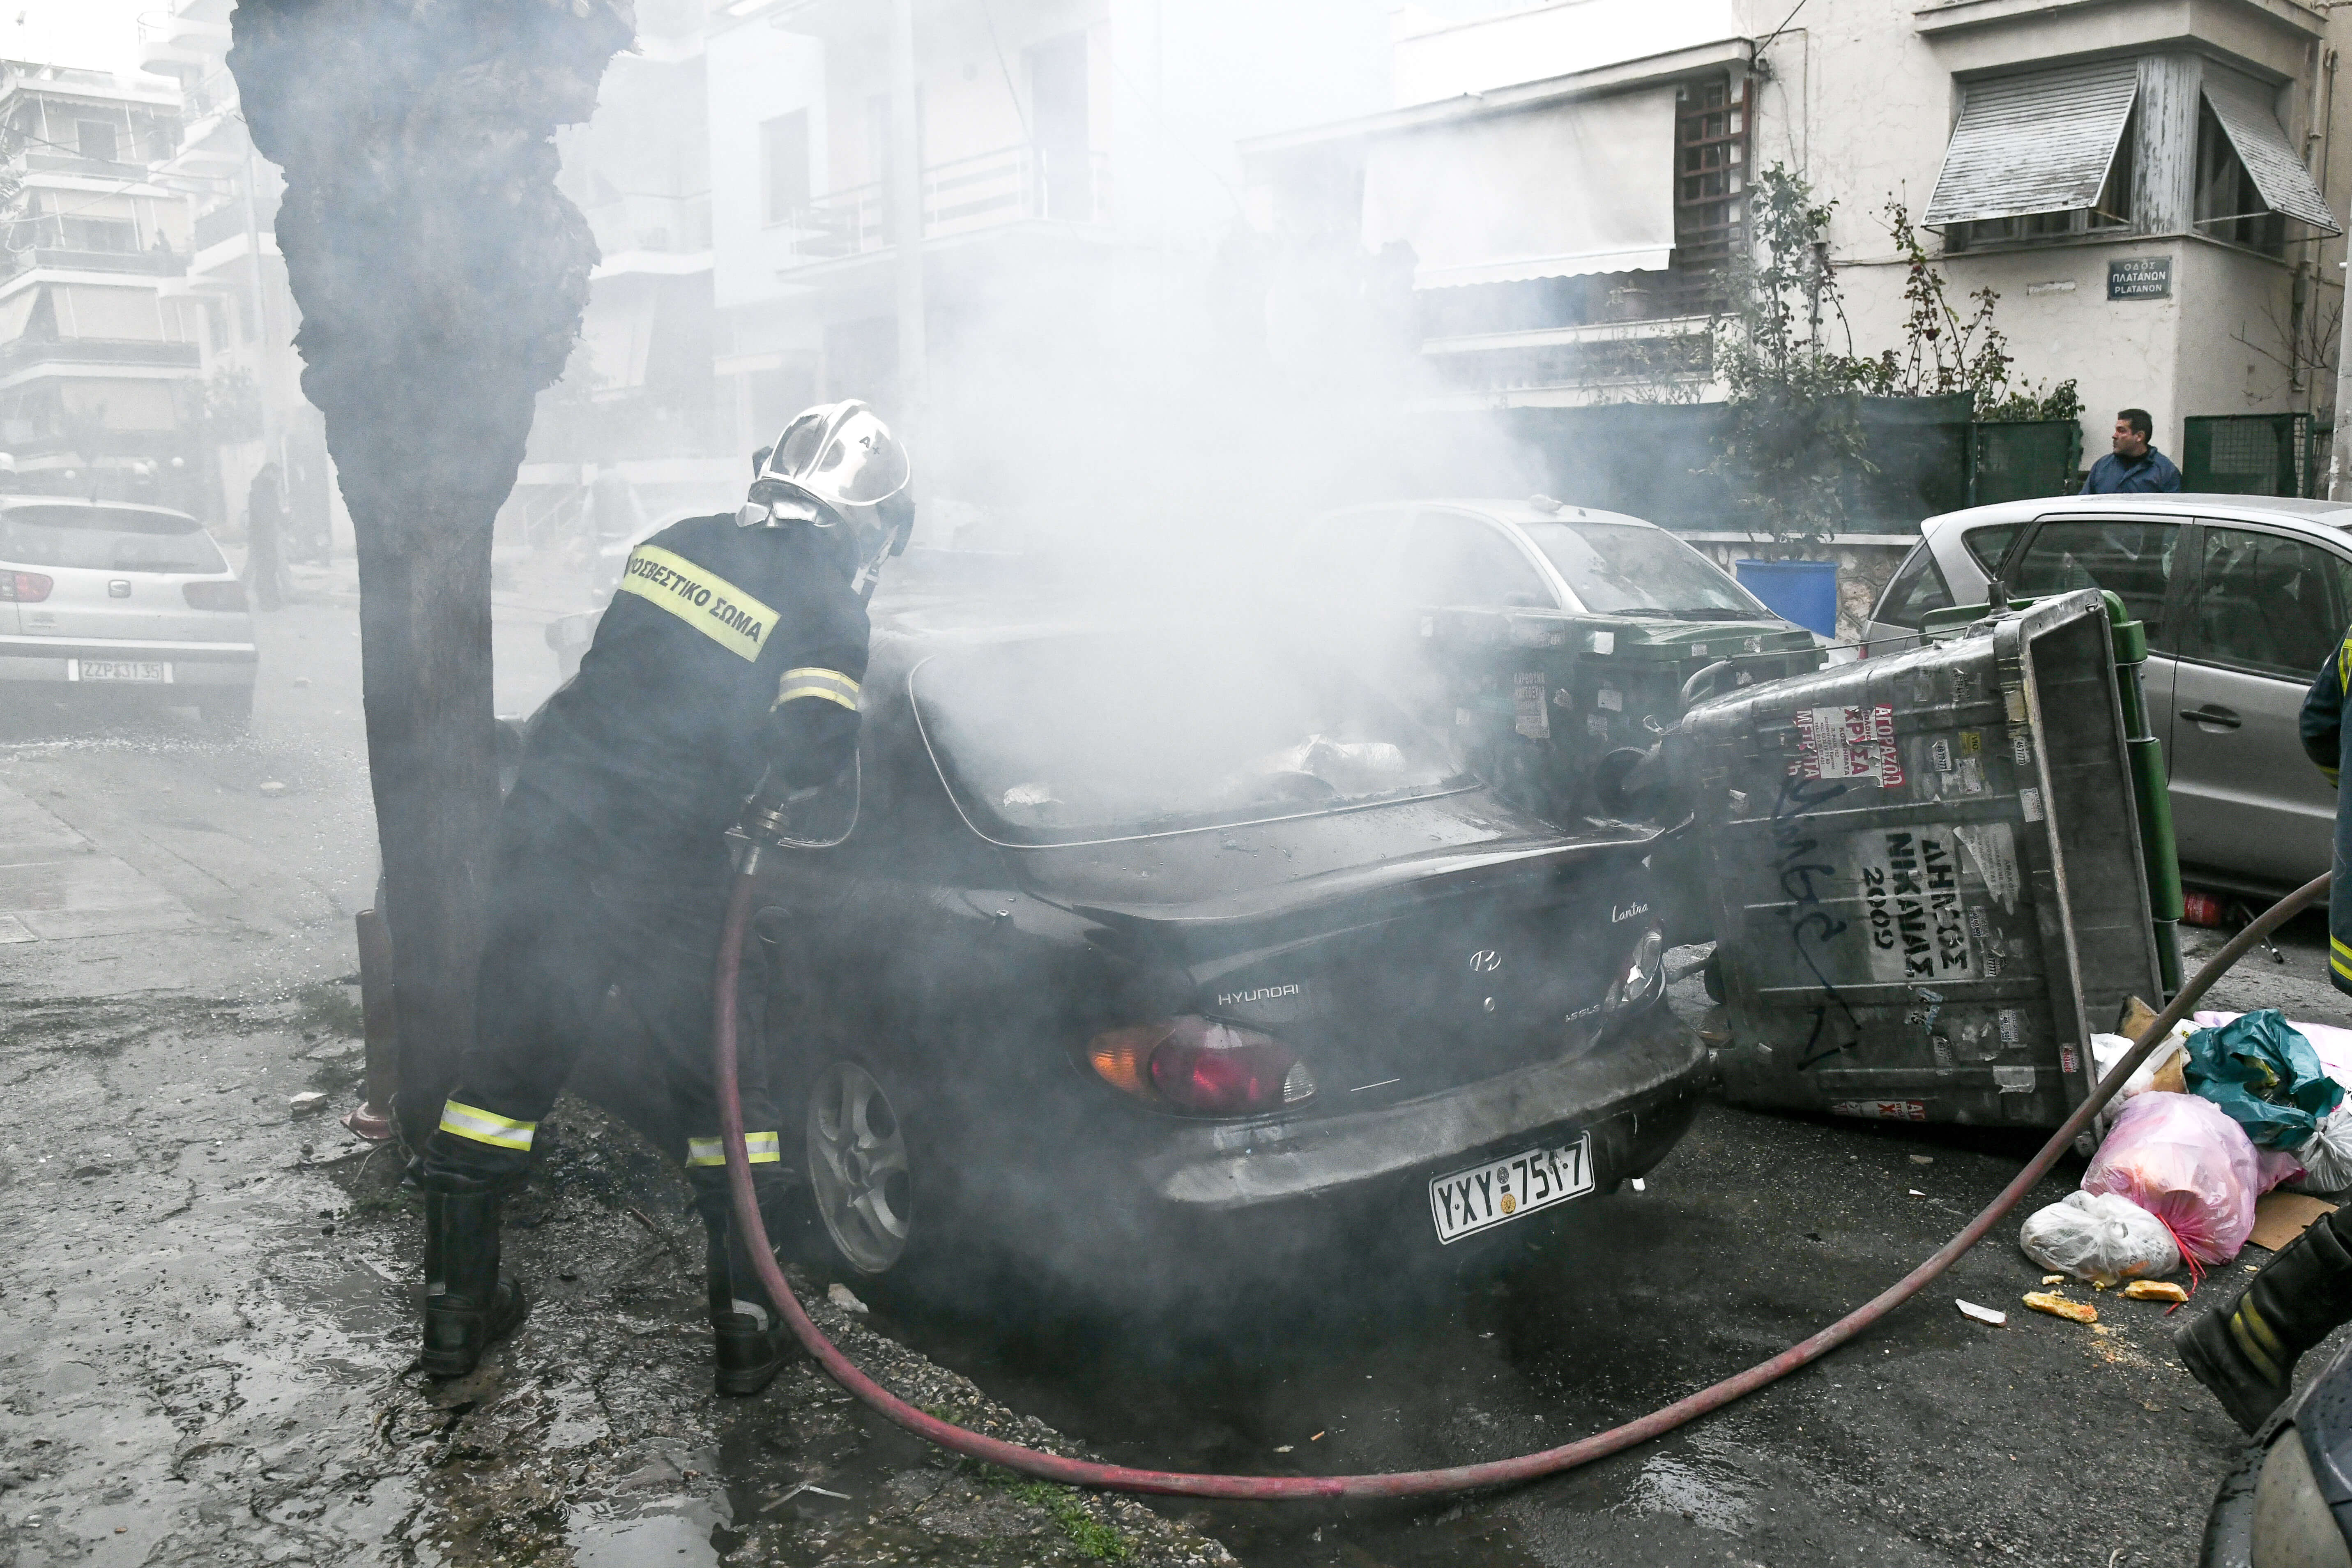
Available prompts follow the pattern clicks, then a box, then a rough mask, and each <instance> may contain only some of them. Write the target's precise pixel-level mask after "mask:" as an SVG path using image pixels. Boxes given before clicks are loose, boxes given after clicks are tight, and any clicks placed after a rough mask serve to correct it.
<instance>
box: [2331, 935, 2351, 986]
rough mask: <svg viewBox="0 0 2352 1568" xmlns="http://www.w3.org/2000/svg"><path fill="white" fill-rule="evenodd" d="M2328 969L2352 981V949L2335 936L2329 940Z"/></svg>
mask: <svg viewBox="0 0 2352 1568" xmlns="http://www.w3.org/2000/svg"><path fill="white" fill-rule="evenodd" d="M2327 967H2328V968H2330V969H2332V970H2334V971H2335V972H2336V973H2338V974H2340V975H2342V976H2343V977H2344V978H2345V979H2347V980H2352V947H2347V946H2346V945H2345V944H2344V943H2343V942H2342V941H2341V940H2339V939H2338V938H2336V937H2335V936H2333V935H2331V936H2329V937H2328V939H2327Z"/></svg>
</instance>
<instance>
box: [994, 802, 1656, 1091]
mask: <svg viewBox="0 0 2352 1568" xmlns="http://www.w3.org/2000/svg"><path fill="white" fill-rule="evenodd" d="M1443 807H1444V803H1413V804H1412V805H1399V806H1391V807H1388V808H1384V812H1385V813H1386V814H1388V815H1385V816H1376V815H1375V814H1373V813H1357V814H1341V815H1351V816H1358V817H1366V818H1372V820H1369V821H1357V822H1352V823H1349V822H1342V821H1340V820H1338V819H1337V818H1336V817H1328V818H1321V819H1315V820H1312V821H1310V822H1308V823H1305V824H1297V823H1294V824H1277V825H1265V826H1260V827H1254V828H1245V829H1230V830H1222V831H1214V832H1212V833H1209V834H1205V835H1204V834H1185V835H1175V836H1171V840H1174V841H1172V842H1156V843H1151V844H1150V845H1148V846H1141V847H1139V846H1137V845H1128V846H1124V847H1123V848H1124V850H1125V851H1126V853H1125V854H1124V855H1123V856H1121V857H1120V859H1121V861H1122V862H1123V863H1124V866H1125V868H1127V870H1128V877H1129V880H1131V881H1132V882H1134V883H1137V884H1139V885H1138V886H1134V887H1130V888H1129V889H1126V890H1127V893H1128V896H1126V897H1123V898H1117V899H1109V898H1104V897H1101V896H1100V894H1101V893H1103V892H1108V891H1111V890H1113V889H1108V888H1088V887H1087V886H1086V884H1087V883H1088V882H1091V881H1095V880H1096V879H1097V878H1096V877H1095V876H1094V875H1091V874H1090V871H1091V869H1092V868H1089V867H1087V866H1086V865H1084V864H1082V863H1079V862H1077V861H1076V859H1075V857H1076V855H1077V854H1079V853H1081V852H1076V851H1071V850H1056V851H1042V852H1031V853H1030V854H1028V855H1025V856H1024V860H1025V861H1027V862H1028V866H1027V869H1028V871H1029V876H1028V878H1027V880H1028V882H1029V884H1030V886H1031V889H1032V890H1033V891H1034V892H1036V893H1037V894H1038V896H1040V897H1044V898H1047V899H1049V900H1052V901H1055V902H1057V903H1060V904H1062V905H1063V906H1064V907H1066V908H1068V909H1071V910H1073V911H1074V912H1076V913H1078V914H1080V915H1083V916H1086V917H1088V918H1090V919H1093V920H1096V921H1099V922H1101V927H1102V929H1101V932H1100V935H1099V937H1098V940H1099V941H1100V942H1103V943H1104V944H1105V945H1107V946H1110V947H1113V948H1115V949H1118V950H1119V951H1120V952H1122V954H1123V955H1124V956H1127V957H1129V958H1131V959H1133V960H1135V961H1136V962H1139V963H1143V964H1146V965H1150V966H1151V967H1154V968H1157V969H1160V970H1163V971H1174V972H1176V975H1177V977H1176V978H1174V979H1173V981H1172V984H1173V985H1174V986H1175V988H1176V989H1177V990H1180V991H1183V992H1186V993H1189V998H1190V1000H1189V1004H1188V1005H1189V1010H1191V1011H1192V1012H1195V1013H1198V1014H1200V1015H1201V1016H1204V1017H1209V1018H1213V1019H1218V1020H1221V1021H1224V1022H1228V1023H1233V1024H1238V1025H1242V1026H1246V1027H1249V1028H1253V1029H1257V1030H1261V1031H1263V1032H1265V1033H1266V1034H1269V1035H1272V1036H1274V1037H1276V1038H1278V1039H1280V1040H1282V1041H1283V1042H1284V1043H1285V1044H1286V1045H1288V1046H1290V1047H1292V1048H1294V1049H1295V1050H1297V1052H1298V1053H1299V1055H1300V1056H1301V1058H1303V1059H1305V1060H1306V1061H1307V1064H1308V1066H1309V1068H1311V1069H1312V1071H1313V1072H1314V1074H1315V1076H1316V1079H1317V1081H1318V1085H1319V1089H1318V1094H1317V1097H1316V1099H1315V1100H1312V1101H1310V1102H1308V1103H1307V1105H1306V1106H1304V1107H1302V1108H1300V1113H1302V1114H1306V1115H1316V1114H1331V1113H1336V1112H1343V1111H1346V1110H1361V1109H1364V1108H1366V1107H1368V1106H1370V1105H1373V1104H1379V1103H1383V1102H1386V1101H1389V1100H1397V1099H1405V1098H1410V1097H1412V1096H1414V1095H1419V1094H1425V1093H1430V1092H1433V1091H1435V1090H1438V1089H1447V1088H1452V1087H1454V1086H1457V1085H1460V1084H1463V1083H1467V1082H1471V1081H1475V1080H1476V1079H1484V1078H1488V1077H1492V1076H1494V1075H1495V1074H1496V1073H1499V1072H1504V1071H1508V1070H1510V1069H1512V1068H1518V1067H1524V1066H1526V1065H1528V1064H1529V1063H1532V1062H1537V1061H1543V1060H1548V1059H1550V1058H1556V1057H1559V1056H1563V1055H1569V1054H1572V1053H1574V1052H1576V1051H1578V1050H1580V1049H1583V1048H1587V1047H1590V1046H1591V1044H1592V1042H1593V1041H1594V1040H1595V1039H1597V1038H1598V1037H1599V1035H1600V1032H1601V1026H1602V1024H1603V1022H1604V1017H1603V1012H1604V1003H1605V1000H1606V998H1607V996H1608V994H1609V991H1610V986H1611V983H1612V980H1614V979H1616V978H1618V977H1619V976H1620V975H1622V973H1623V970H1624V967H1625V964H1626V961H1627V959H1628V957H1629V955H1630V954H1631V952H1632V951H1633V947H1634V946H1635V944H1636V943H1638V942H1640V941H1641V939H1642V936H1643V932H1644V931H1646V930H1647V929H1648V928H1649V926H1650V924H1651V923H1652V921H1653V915H1652V905H1653V903H1654V898H1653V896H1652V894H1651V892H1650V871H1649V868H1648V866H1647V864H1646V862H1647V858H1648V855H1649V850H1650V847H1651V844H1652V842H1653V840H1652V838H1651V837H1650V836H1647V835H1644V834H1641V833H1638V832H1633V831H1622V832H1611V833H1607V834H1601V835H1595V836H1592V837H1584V838H1563V837H1561V836H1560V835H1559V834H1558V833H1557V831H1555V830H1549V829H1545V828H1542V827H1541V826H1540V825H1535V824H1531V823H1528V822H1527V821H1526V820H1524V819H1520V818H1518V817H1517V816H1516V815H1515V814H1510V813H1507V812H1505V811H1502V810H1501V809H1499V808H1496V807H1495V806H1494V805H1493V803H1492V802H1491V801H1488V800H1486V798H1485V797H1484V796H1483V792H1482V793H1481V794H1480V795H1474V796H1472V797H1469V798H1468V799H1467V800H1465V799H1461V798H1458V797H1457V799H1456V800H1455V801H1454V802H1453V803H1452V807H1451V809H1444V808H1443ZM1447 823H1451V824H1452V825H1453V826H1454V829H1455V831H1454V832H1452V833H1448V832H1446V831H1444V830H1443V828H1444V825H1445V824H1447ZM1474 824H1475V825H1477V826H1473V825H1474ZM1276 828H1279V829H1281V830H1282V831H1280V832H1276V831H1275V829H1276ZM1416 839H1417V840H1418V841H1419V842H1418V845H1417V846H1415V845H1413V844H1412V840H1416ZM1376 840H1389V841H1390V842H1391V847H1392V850H1393V852H1392V853H1387V854H1383V853H1381V852H1380V846H1379V845H1378V844H1377V843H1376V842H1375V841H1376ZM1433 840H1434V842H1433ZM1139 848H1140V849H1142V850H1143V851H1144V852H1143V853H1138V851H1139ZM1343 848H1344V850H1345V853H1344V855H1343V854H1342V850H1343ZM1061 857H1068V858H1071V859H1069V860H1066V861H1065V862H1063V863H1061V864H1056V858H1061ZM1337 860H1344V863H1332V862H1334V861H1337ZM1293 869H1300V870H1303V872H1304V874H1302V875H1287V874H1286V872H1288V871H1291V870H1293ZM1147 887H1148V889H1149V890H1148V891H1147V890H1146V889H1147ZM1090 893H1091V894H1093V895H1094V896H1087V895H1088V894H1090Z"/></svg>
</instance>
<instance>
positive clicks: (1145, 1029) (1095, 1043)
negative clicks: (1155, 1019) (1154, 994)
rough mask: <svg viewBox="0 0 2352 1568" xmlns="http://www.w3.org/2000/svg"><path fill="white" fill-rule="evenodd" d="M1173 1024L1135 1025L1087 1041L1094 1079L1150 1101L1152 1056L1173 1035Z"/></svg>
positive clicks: (1088, 1061)
mask: <svg viewBox="0 0 2352 1568" xmlns="http://www.w3.org/2000/svg"><path fill="white" fill-rule="evenodd" d="M1175 1027H1176V1026H1175V1025H1174V1024H1173V1023H1160V1024H1138V1025H1134V1026H1130V1027H1128V1028H1124V1029H1113V1030H1111V1031H1110V1032H1109V1033H1108V1034H1102V1035H1097V1036H1096V1037H1094V1038H1093V1039H1091V1040H1089V1041H1088V1042H1087V1064H1088V1065H1089V1066H1091V1067H1092V1068H1094V1069H1095V1076H1097V1078H1099V1079H1102V1080H1103V1082H1105V1083H1107V1084H1108V1085H1110V1086H1111V1087H1112V1088H1113V1089H1118V1090H1120V1091H1122V1092H1124V1093H1127V1094H1131V1095H1134V1096H1135V1097H1136V1098H1138V1099H1139V1100H1150V1099H1151V1098H1152V1093H1151V1053H1152V1052H1153V1051H1155V1050H1158V1049H1159V1048H1160V1042H1161V1041H1162V1040H1165V1039H1166V1038H1167V1037H1169V1035H1170V1034H1171V1033H1172V1032H1174V1030H1175Z"/></svg>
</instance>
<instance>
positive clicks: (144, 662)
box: [0, 496, 257, 732]
mask: <svg viewBox="0 0 2352 1568" xmlns="http://www.w3.org/2000/svg"><path fill="white" fill-rule="evenodd" d="M256 663H257V654H256V651H255V647H254V641H253V617H252V616H251V615H250V614H248V613H247V609H246V601H245V584H242V583H240V582H238V581H237V578H236V574H235V573H233V572H231V571H230V570H229V567H228V563H227V562H226V560H224V559H222V557H221V552H220V546H218V545H217V544H215V543H214V542H213V538H212V535H211V534H209V533H207V532H205V530H204V526H203V525H202V524H201V523H199V522H197V521H196V520H195V519H194V518H193V517H190V516H188V515H187V513H185V512H180V511H172V510H167V509H165V508H163V507H155V506H138V505H132V504H130V503H126V502H116V501H92V500H75V499H73V498H71V497H65V496H0V698H5V697H6V696H8V695H12V694H13V695H15V696H16V697H18V698H20V699H21V698H23V697H24V696H26V695H27V694H36V695H39V696H43V697H49V698H59V697H64V696H66V695H67V694H68V693H69V692H78V691H79V690H82V689H97V688H100V687H103V688H105V689H109V690H121V691H130V692H135V693H137V694H138V695H140V696H142V697H144V698H146V699H148V700H152V701H155V702H158V703H159V704H162V705H165V706H184V707H194V708H195V709H196V710H198V712H199V713H200V714H201V715H202V717H203V719H204V721H205V724H206V725H207V726H208V727H210V728H213V729H216V730H221V731H232V732H233V731H239V730H242V729H243V728H244V727H245V725H246V722H247V720H249V719H250V718H251V717H252V714H253V677H254V670H255V667H256Z"/></svg>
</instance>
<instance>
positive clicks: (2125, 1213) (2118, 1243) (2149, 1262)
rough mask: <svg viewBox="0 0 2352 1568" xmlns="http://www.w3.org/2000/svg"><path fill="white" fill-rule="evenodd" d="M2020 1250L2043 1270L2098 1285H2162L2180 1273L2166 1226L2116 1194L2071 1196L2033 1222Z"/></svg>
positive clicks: (2176, 1252) (2020, 1237) (2034, 1217)
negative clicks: (2144, 1282)
mask: <svg viewBox="0 0 2352 1568" xmlns="http://www.w3.org/2000/svg"><path fill="white" fill-rule="evenodd" d="M2017 1244H2018V1246H2020V1247H2023V1248H2024V1249H2025V1256H2026V1257H2028V1258H2032V1259H2033V1261H2034V1262H2036V1263H2039V1264H2040V1265H2042V1268H2049V1269H2054V1270H2055V1271H2057V1272H2058V1273H2061V1274H2071V1275H2073V1276H2074V1278H2075V1279H2081V1280H2085V1281H2087V1282H2089V1283H2091V1284H2094V1285H2113V1284H2115V1283H2116V1281H2118V1280H2123V1279H2162V1278H2164V1276H2166V1275H2168V1274H2170V1273H2172V1272H2173V1271H2174V1270H2176V1269H2178V1268H2179V1267H2180V1249H2179V1247H2175V1246H2174V1245H2173V1244H2172V1237H2171V1234H2170V1233H2169V1232H2168V1231H2167V1230H2166V1229H2165V1228H2164V1222H2163V1221H2161V1220H2159V1219H2158V1218H2157V1217H2156V1216H2155V1215H2152V1214H2150V1213H2148V1212H2147V1210H2146V1209H2144V1208H2142V1207H2140V1206H2139V1205H2137V1204H2136V1203H2134V1202H2132V1201H2131V1199H2129V1198H2126V1197H2121V1196H2118V1195H2116V1194H2114V1193H2069V1194H2066V1199H2065V1201H2064V1202H2063V1203H2055V1204H2052V1205H2050V1206H2049V1207H2048V1208H2046V1209H2043V1210H2042V1211H2041V1212H2040V1213H2038V1214H2035V1215H2032V1217H2030V1218H2029V1219H2027V1220H2026V1222H2025V1227H2024V1229H2023V1230H2021V1231H2020V1232H2019V1233H2018V1237H2017Z"/></svg>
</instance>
